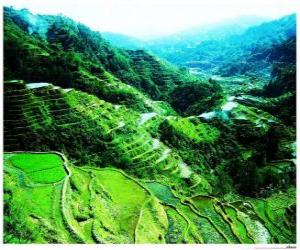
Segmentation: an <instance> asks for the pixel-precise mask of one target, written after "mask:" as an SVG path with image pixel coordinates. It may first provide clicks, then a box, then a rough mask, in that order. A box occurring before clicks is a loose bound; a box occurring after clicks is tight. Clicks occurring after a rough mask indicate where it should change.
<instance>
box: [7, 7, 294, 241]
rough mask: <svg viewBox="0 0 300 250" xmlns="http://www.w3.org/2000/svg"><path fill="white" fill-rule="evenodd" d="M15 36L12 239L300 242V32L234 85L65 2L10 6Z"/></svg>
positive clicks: (10, 48)
mask: <svg viewBox="0 0 300 250" xmlns="http://www.w3.org/2000/svg"><path fill="white" fill-rule="evenodd" d="M33 20H35V21H33ZM4 36H5V37H4V47H5V62H4V63H5V78H6V79H9V80H8V81H5V83H4V150H5V151H6V152H7V153H6V154H5V164H4V165H5V185H4V186H5V187H4V189H5V216H6V219H5V220H6V221H5V241H6V242H28V241H30V242H38V243H42V242H43V243H44V242H58V243H74V242H81V243H82V242H85V243H293V242H295V235H296V234H295V224H294V222H295V202H296V201H295V178H296V176H295V173H296V171H295V169H296V166H295V161H294V159H295V157H296V155H295V152H296V150H295V127H293V122H291V123H290V120H288V119H286V118H287V117H286V116H284V115H283V114H284V112H285V110H284V109H281V110H276V107H278V104H280V105H281V106H282V105H284V103H285V102H284V101H286V100H289V99H288V98H289V97H290V96H294V92H295V91H294V90H295V81H294V75H295V74H294V73H295V71H290V70H289V69H290V66H291V65H289V64H288V63H289V62H290V58H292V57H293V54H294V53H295V51H294V50H293V40H291V41H290V43H287V46H281V45H279V46H278V50H274V53H273V55H274V57H276V58H280V60H282V62H285V63H283V65H281V66H280V65H278V66H280V67H279V68H278V69H277V70H276V68H274V74H273V79H272V81H271V82H270V85H267V86H266V87H265V88H264V89H257V88H253V89H252V90H251V91H252V92H251V91H248V92H246V93H241V92H237V91H236V93H234V96H233V95H232V96H231V93H232V92H231V91H232V90H233V88H229V87H227V88H226V89H225V91H224V92H225V94H226V95H228V96H226V97H224V96H223V95H224V93H223V91H222V89H221V88H220V86H219V85H218V84H217V83H216V82H215V81H214V80H212V79H211V80H210V81H208V82H206V81H203V80H199V79H198V78H195V77H192V76H190V75H189V74H188V73H187V72H185V71H184V70H178V69H177V68H176V67H174V66H172V65H170V64H167V63H165V62H162V61H161V60H160V59H158V58H156V57H154V56H152V55H149V54H148V53H146V52H145V51H142V50H136V51H131V50H129V51H125V50H121V49H116V48H114V47H112V46H111V45H110V44H109V43H107V42H106V41H105V40H103V39H102V37H101V36H100V35H99V33H97V32H93V31H91V30H89V29H88V28H87V27H85V26H83V25H81V24H78V23H75V22H74V21H72V20H70V19H68V18H65V17H62V16H58V17H56V16H40V15H32V14H31V13H30V12H28V11H26V10H22V11H15V10H13V9H5V31H4ZM276 60H277V59H276ZM286 67H287V68H286ZM12 79H24V80H25V81H23V80H12ZM131 81H132V82H131ZM287 82H288V83H289V84H288V85H286V84H285V83H287ZM227 86H228V85H227ZM274 90H275V91H274ZM151 97H152V98H153V99H151ZM285 98H286V99H285ZM265 101H266V102H265ZM253 103H254V104H253ZM266 103H267V104H268V105H269V104H271V105H269V106H267V105H265V104H266ZM273 104H274V106H273ZM280 105H279V106H280ZM171 106H172V107H173V108H174V109H176V111H177V112H176V111H174V110H173V108H172V107H171ZM274 111H277V112H274ZM289 112H290V113H288V114H289V115H288V116H290V115H293V114H294V113H293V112H294V111H293V109H291V110H290V111H289ZM179 114H180V115H183V116H185V117H183V116H180V115H179ZM291 120H293V119H291ZM19 151H24V152H22V153H20V152H19ZM38 152H40V153H38ZM41 152H44V153H41ZM59 152H60V153H59ZM44 154H45V155H44ZM53 154H54V155H53ZM43 155H44V156H43ZM58 156H59V157H58ZM36 157H37V158H36ZM57 157H58V158H57ZM67 158H68V160H67ZM40 163H42V164H40ZM65 166H67V167H65ZM133 178H134V179H133ZM124 187H125V188H124ZM41 197H47V198H45V199H43V198H41ZM25 202H28V206H27V207H26V208H24V203H25ZM103 215H105V216H103Z"/></svg>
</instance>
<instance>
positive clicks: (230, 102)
mask: <svg viewBox="0 0 300 250" xmlns="http://www.w3.org/2000/svg"><path fill="white" fill-rule="evenodd" d="M234 100H235V96H229V97H227V102H226V103H225V104H224V105H223V106H222V107H221V110H217V111H211V112H206V113H202V114H201V115H199V116H198V117H202V118H204V119H205V120H210V119H212V118H215V117H220V118H221V119H224V120H228V119H229V117H228V111H231V110H232V109H233V108H236V107H237V106H238V103H237V102H234Z"/></svg>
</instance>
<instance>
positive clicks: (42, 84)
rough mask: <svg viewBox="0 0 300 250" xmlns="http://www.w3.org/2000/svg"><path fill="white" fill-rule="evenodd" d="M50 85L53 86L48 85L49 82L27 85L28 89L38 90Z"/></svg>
mask: <svg viewBox="0 0 300 250" xmlns="http://www.w3.org/2000/svg"><path fill="white" fill-rule="evenodd" d="M50 85H51V83H47V82H37V83H28V84H26V87H27V88H28V89H36V88H42V87H47V86H50Z"/></svg>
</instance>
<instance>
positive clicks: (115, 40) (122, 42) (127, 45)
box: [101, 32, 144, 49]
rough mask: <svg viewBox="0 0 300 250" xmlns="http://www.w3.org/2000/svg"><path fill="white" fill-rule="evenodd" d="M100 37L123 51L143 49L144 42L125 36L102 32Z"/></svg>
mask: <svg viewBox="0 0 300 250" xmlns="http://www.w3.org/2000/svg"><path fill="white" fill-rule="evenodd" d="M101 35H102V37H103V38H105V39H106V40H107V41H109V42H110V43H111V44H112V45H114V46H116V47H118V48H123V49H140V48H143V46H144V42H143V41H140V40H138V39H137V38H134V37H130V36H126V35H123V34H118V33H112V32H102V33H101Z"/></svg>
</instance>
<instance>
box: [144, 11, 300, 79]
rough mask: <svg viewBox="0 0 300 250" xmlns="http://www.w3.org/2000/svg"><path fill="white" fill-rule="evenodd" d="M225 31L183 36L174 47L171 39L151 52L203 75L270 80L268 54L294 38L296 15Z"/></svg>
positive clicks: (155, 45)
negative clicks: (273, 47) (266, 78)
mask: <svg viewBox="0 0 300 250" xmlns="http://www.w3.org/2000/svg"><path fill="white" fill-rule="evenodd" d="M226 27H227V26H226V25H225V27H222V26H221V27H219V28H217V29H215V30H214V29H213V30H211V33H212V35H208V36H203V37H202V36H201V33H200V36H198V35H197V34H195V35H194V34H192V35H191V36H190V37H186V36H182V37H183V38H180V39H178V41H176V42H175V43H174V42H170V41H169V42H168V39H166V40H165V42H164V41H163V42H162V43H157V44H156V43H155V42H154V43H153V44H152V45H151V46H150V47H149V49H150V50H151V51H153V53H155V54H156V55H159V56H161V57H163V58H165V59H167V60H168V61H170V62H172V63H175V64H177V65H180V66H186V67H188V68H195V69H197V70H198V71H200V72H201V71H203V72H207V73H209V74H219V75H223V76H232V75H239V74H240V75H241V74H245V73H246V74H249V75H251V74H252V75H253V74H254V75H255V73H256V72H258V71H259V72H260V75H263V76H266V77H268V75H269V74H270V72H271V67H270V66H271V64H272V61H271V60H270V59H269V58H268V50H269V49H270V48H271V47H272V46H277V45H278V44H280V43H282V42H285V41H286V40H287V39H290V38H291V37H294V36H295V34H296V15H295V14H294V15H289V16H285V17H283V18H281V19H278V20H273V21H267V22H263V23H261V24H256V25H252V26H250V25H249V26H244V27H243V28H242V29H241V28H239V26H238V25H237V30H238V31H237V32H235V31H234V29H232V28H230V27H231V26H228V27H229V31H228V30H227V29H226ZM232 30H233V31H232ZM204 33H205V32H204ZM223 33H224V34H223ZM209 34H210V33H209ZM170 40H174V39H172V38H171V39H170ZM189 41H193V42H192V43H191V42H189Z"/></svg>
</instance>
